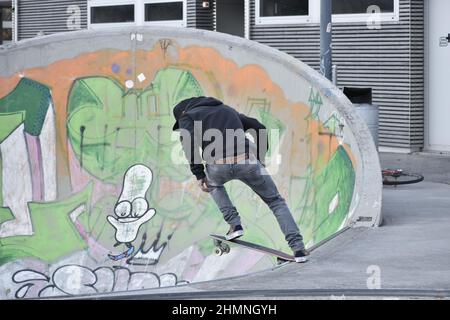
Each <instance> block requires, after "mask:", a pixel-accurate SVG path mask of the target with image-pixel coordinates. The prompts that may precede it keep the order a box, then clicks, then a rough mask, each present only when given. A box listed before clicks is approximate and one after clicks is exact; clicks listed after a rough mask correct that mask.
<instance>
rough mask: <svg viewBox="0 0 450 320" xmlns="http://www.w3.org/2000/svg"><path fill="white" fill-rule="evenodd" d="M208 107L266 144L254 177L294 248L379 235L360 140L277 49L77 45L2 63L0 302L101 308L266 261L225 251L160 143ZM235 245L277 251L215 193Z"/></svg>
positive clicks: (175, 39) (375, 186) (361, 128)
mask: <svg viewBox="0 0 450 320" xmlns="http://www.w3.org/2000/svg"><path fill="white" fill-rule="evenodd" d="M201 95H204V96H214V97H217V98H218V99H221V100H222V101H224V102H225V103H226V104H229V105H231V106H233V107H235V108H236V109H238V110H239V111H240V112H243V113H245V114H247V115H250V116H252V117H255V118H257V119H259V120H260V121H261V122H262V123H264V124H265V125H266V127H267V128H268V129H269V138H270V140H269V144H270V149H269V152H268V157H267V161H266V163H267V168H268V170H269V172H271V173H272V174H273V177H274V179H275V181H276V183H277V185H278V186H279V189H280V192H281V194H282V195H283V196H284V197H285V198H286V200H287V201H288V204H289V206H290V208H291V210H292V212H293V214H294V218H295V220H296V221H297V223H298V225H299V227H300V229H301V231H302V234H303V235H304V237H305V241H306V243H307V246H308V247H312V246H314V245H316V244H317V243H319V242H321V241H323V240H324V239H327V238H328V237H330V236H333V235H334V234H336V233H337V232H339V231H340V230H342V229H343V228H345V227H348V226H352V227H354V226H366V227H373V226H377V225H378V224H379V223H380V221H381V215H380V209H381V187H382V184H381V174H380V167H379V161H378V156H377V152H376V149H375V146H374V143H373V142H372V139H371V136H370V132H369V130H368V129H367V127H366V125H365V124H364V123H363V121H362V120H361V119H360V118H359V117H358V116H357V115H356V113H355V112H354V110H353V107H352V105H351V103H350V102H349V101H348V100H347V98H346V97H345V96H344V95H343V94H342V93H341V91H340V90H339V89H337V88H335V87H333V85H332V84H331V83H330V82H329V81H328V80H326V79H324V78H323V77H322V76H321V75H319V74H318V73H317V72H316V71H314V70H313V69H311V68H310V67H308V66H307V65H305V64H303V63H302V62H300V61H298V60H296V59H294V58H293V57H290V56H289V55H286V54H284V53H281V52H279V51H277V50H275V49H272V48H269V47H267V46H263V45H261V44H258V43H255V42H252V41H248V40H245V39H241V38H237V37H232V36H228V35H223V34H219V33H215V32H208V31H200V30H191V29H181V28H128V29H127V28H121V29H117V30H108V31H88V30H86V31H79V32H71V33H67V34H58V35H52V36H46V37H41V38H37V39H32V40H27V41H23V42H21V43H20V44H18V45H12V46H9V47H6V48H2V49H0V156H1V157H0V297H1V298H31V297H51V296H76V295H90V294H108V293H112V292H123V291H132V290H139V289H152V288H161V287H170V286H176V285H180V284H186V283H192V282H202V281H208V280H216V279H223V278H228V277H234V276H239V275H245V274H250V273H254V272H257V271H260V270H265V269H267V268H270V267H273V266H274V264H275V261H274V259H273V258H272V257H268V256H265V255H262V254H259V253H255V252H252V251H249V250H244V249H238V248H233V249H232V252H231V253H230V254H228V255H225V256H221V257H217V256H214V255H213V243H212V241H211V239H209V238H208V234H210V233H219V234H220V233H224V232H226V230H227V225H226V224H225V223H224V222H223V220H222V217H221V214H220V212H219V211H218V209H217V208H216V206H215V204H214V202H213V201H212V199H210V196H209V195H208V194H205V193H202V192H201V191H200V190H199V189H198V187H197V186H196V183H195V180H194V178H193V177H192V176H191V174H190V171H189V167H188V165H187V164H186V163H185V161H184V157H183V154H182V152H181V146H180V143H179V140H178V136H177V134H175V133H173V132H172V131H171V128H172V125H173V122H174V119H173V117H172V108H173V106H174V105H175V104H176V103H177V102H179V101H181V100H182V99H185V98H188V97H192V96H201ZM227 188H228V191H229V194H230V197H231V198H232V200H233V201H234V203H235V205H236V207H237V208H238V210H239V212H240V214H241V216H242V220H243V225H244V228H245V229H246V235H245V239H246V240H247V241H251V242H252V241H253V242H257V243H260V244H262V245H264V246H268V247H272V248H276V249H280V250H284V251H286V252H289V248H288V246H287V244H286V243H285V241H284V239H283V235H282V233H281V231H280V230H279V227H278V226H277V224H276V220H275V218H274V216H273V215H272V214H271V212H270V210H269V209H268V208H267V207H266V206H265V205H264V204H263V202H262V201H261V200H260V199H258V198H257V196H255V195H254V194H252V192H251V191H250V189H249V188H248V187H246V186H245V185H243V184H241V183H239V182H232V183H230V184H229V186H228V187H227Z"/></svg>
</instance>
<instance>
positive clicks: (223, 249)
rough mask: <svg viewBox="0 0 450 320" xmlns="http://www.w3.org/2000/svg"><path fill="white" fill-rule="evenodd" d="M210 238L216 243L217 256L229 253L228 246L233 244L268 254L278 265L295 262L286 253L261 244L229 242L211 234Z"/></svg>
mask: <svg viewBox="0 0 450 320" xmlns="http://www.w3.org/2000/svg"><path fill="white" fill-rule="evenodd" d="M209 236H210V237H211V238H212V239H213V241H214V246H215V247H216V248H215V250H214V253H215V254H216V255H217V256H221V255H223V254H227V253H229V252H230V250H231V249H230V246H229V245H228V244H229V243H233V244H237V245H239V246H242V247H244V248H247V249H250V250H255V251H259V252H262V253H267V254H270V255H272V256H275V257H276V258H277V262H278V263H284V262H287V261H289V262H295V259H294V256H292V255H289V254H287V253H284V252H281V251H278V250H275V249H271V248H267V247H264V246H261V245H259V244H255V243H251V242H247V241H243V240H239V239H233V240H227V239H226V238H225V237H224V236H219V235H217V234H210V235H209Z"/></svg>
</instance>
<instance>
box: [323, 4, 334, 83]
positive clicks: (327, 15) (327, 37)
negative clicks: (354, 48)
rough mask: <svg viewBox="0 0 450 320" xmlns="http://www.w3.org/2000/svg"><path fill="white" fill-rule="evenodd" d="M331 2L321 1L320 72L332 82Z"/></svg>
mask: <svg viewBox="0 0 450 320" xmlns="http://www.w3.org/2000/svg"><path fill="white" fill-rule="evenodd" d="M331 14H332V10H331V0H320V72H321V73H322V75H324V76H325V77H326V78H327V79H328V80H330V81H331V80H332V66H333V59H332V53H333V50H332V32H331V31H332V24H331Z"/></svg>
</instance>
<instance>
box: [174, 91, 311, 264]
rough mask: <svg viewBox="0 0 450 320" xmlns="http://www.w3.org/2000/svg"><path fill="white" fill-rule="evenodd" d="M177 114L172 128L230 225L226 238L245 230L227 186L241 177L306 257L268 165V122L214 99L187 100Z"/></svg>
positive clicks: (296, 251) (297, 253) (297, 258)
mask: <svg viewBox="0 0 450 320" xmlns="http://www.w3.org/2000/svg"><path fill="white" fill-rule="evenodd" d="M173 114H174V117H175V120H176V122H175V124H174V126H173V130H174V131H177V130H180V140H181V143H182V146H183V151H184V153H185V156H186V157H187V159H188V161H189V164H190V168H191V171H192V173H193V174H194V175H195V176H196V178H197V181H198V185H199V187H200V188H201V189H202V190H203V191H204V192H208V193H210V194H211V196H212V197H213V199H214V201H215V202H216V204H217V206H218V207H219V209H220V211H221V212H222V214H223V217H224V219H225V221H226V222H227V223H228V224H229V225H230V230H229V231H228V233H227V234H226V239H227V240H231V239H235V238H238V237H241V236H242V235H243V234H244V230H243V228H242V225H241V220H240V217H239V214H238V211H237V210H236V207H234V205H233V203H232V202H231V200H230V198H229V197H228V194H227V192H226V190H225V187H224V184H225V183H226V182H228V181H230V180H234V179H237V180H240V181H242V182H244V183H245V184H247V185H248V186H249V187H250V188H251V189H252V190H253V191H254V192H255V193H257V194H258V195H259V196H260V197H261V199H262V200H263V201H264V202H265V203H266V204H267V205H268V206H269V208H270V209H271V210H272V212H273V214H274V215H275V217H276V219H277V221H278V224H279V225H280V227H281V230H282V231H283V233H284V235H285V239H286V241H287V242H288V244H289V246H290V248H291V249H292V251H293V252H294V257H295V261H296V262H305V261H307V260H308V258H307V256H308V255H309V253H308V251H307V250H306V249H305V246H304V243H303V238H302V236H301V234H300V231H299V229H298V227H297V224H296V223H295V221H294V218H293V217H292V214H291V212H290V210H289V208H288V206H287V204H286V201H285V200H284V199H283V198H282V197H281V196H280V194H279V192H278V189H277V187H276V185H275V184H274V182H273V180H272V178H271V177H270V175H269V173H268V172H267V170H266V169H265V167H264V156H265V154H266V152H267V150H268V143H267V132H266V130H265V129H266V128H265V127H264V125H262V124H261V123H260V122H259V121H258V120H256V119H253V118H250V117H247V116H245V115H243V114H240V113H238V112H237V111H236V110H235V109H233V108H231V107H230V106H227V105H225V104H223V103H222V102H221V101H219V100H217V99H215V98H212V97H193V98H189V99H186V100H183V101H181V102H179V103H178V104H177V105H176V106H175V107H174V109H173ZM245 132H248V133H250V135H251V136H252V137H253V140H254V141H253V142H252V141H250V140H249V139H247V138H246V136H245ZM199 148H201V149H202V154H201V155H200V151H199ZM204 162H205V163H206V170H205V166H204V164H203V163H204Z"/></svg>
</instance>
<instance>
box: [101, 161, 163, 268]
mask: <svg viewBox="0 0 450 320" xmlns="http://www.w3.org/2000/svg"><path fill="white" fill-rule="evenodd" d="M152 178H153V174H152V171H151V170H150V169H149V168H147V167H146V166H144V165H140V164H138V165H134V166H132V167H131V168H129V169H128V170H127V172H126V173H125V176H124V178H123V186H122V192H121V194H120V197H119V200H118V201H117V204H116V206H115V208H114V213H115V215H116V216H108V218H107V219H108V222H109V223H110V224H111V225H112V226H113V227H114V228H115V229H116V234H115V238H116V241H117V243H116V244H115V245H114V246H115V247H117V246H119V245H120V244H125V245H126V246H127V248H128V249H127V250H126V251H125V252H123V253H121V254H119V255H112V254H109V255H108V257H109V258H110V259H111V260H114V261H117V260H121V259H125V258H128V257H130V256H131V255H132V254H133V253H134V251H135V250H134V246H133V245H132V242H133V241H134V240H136V238H137V235H138V232H139V228H140V227H141V226H142V225H143V224H144V223H146V222H148V221H149V220H150V219H152V218H153V216H154V215H155V214H156V211H155V209H153V208H149V205H148V202H147V200H146V199H145V195H146V193H147V191H148V189H149V187H150V185H151V183H152Z"/></svg>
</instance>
